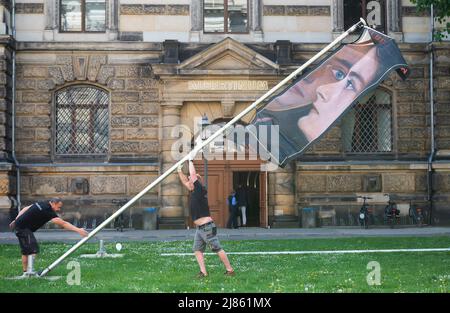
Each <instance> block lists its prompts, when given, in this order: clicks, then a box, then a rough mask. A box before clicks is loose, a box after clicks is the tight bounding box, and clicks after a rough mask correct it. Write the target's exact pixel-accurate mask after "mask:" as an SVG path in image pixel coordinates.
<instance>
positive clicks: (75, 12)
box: [60, 0, 106, 32]
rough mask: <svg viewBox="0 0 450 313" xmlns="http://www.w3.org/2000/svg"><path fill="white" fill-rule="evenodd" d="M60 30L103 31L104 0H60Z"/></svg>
mask: <svg viewBox="0 0 450 313" xmlns="http://www.w3.org/2000/svg"><path fill="white" fill-rule="evenodd" d="M60 1H61V2H60V31H61V32H104V31H105V30H106V0H60Z"/></svg>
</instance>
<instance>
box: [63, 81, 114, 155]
mask: <svg viewBox="0 0 450 313" xmlns="http://www.w3.org/2000/svg"><path fill="white" fill-rule="evenodd" d="M55 101H56V134H55V137H56V140H55V152H56V154H57V155H105V154H106V153H107V152H108V146H109V145H108V144H109V96H108V93H107V92H105V91H104V90H102V89H99V88H97V87H93V86H75V87H72V86H71V87H67V88H64V89H62V90H60V91H58V92H57V93H56V95H55Z"/></svg>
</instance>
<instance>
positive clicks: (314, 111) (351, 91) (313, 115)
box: [247, 27, 409, 167]
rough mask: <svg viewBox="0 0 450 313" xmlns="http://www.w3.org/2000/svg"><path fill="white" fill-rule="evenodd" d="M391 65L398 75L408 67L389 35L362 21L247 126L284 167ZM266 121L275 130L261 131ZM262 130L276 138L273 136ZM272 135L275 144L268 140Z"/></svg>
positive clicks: (387, 70)
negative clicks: (353, 34) (351, 37)
mask: <svg viewBox="0 0 450 313" xmlns="http://www.w3.org/2000/svg"><path fill="white" fill-rule="evenodd" d="M393 70H396V71H397V73H398V74H399V75H400V77H401V78H402V79H406V77H407V75H408V73H409V69H408V65H407V64H406V61H405V60H404V58H403V56H402V55H401V53H400V50H399V48H398V47H397V44H396V43H395V41H394V40H393V39H392V38H390V37H388V36H386V35H384V34H382V33H379V32H377V31H375V30H373V29H371V28H369V27H365V30H364V32H363V33H362V35H361V37H360V38H359V39H358V40H357V41H356V42H354V43H351V44H346V45H343V46H341V48H340V49H339V50H337V51H336V52H334V53H333V54H332V55H330V56H329V57H328V58H326V59H325V60H324V61H322V62H321V64H319V65H318V66H317V67H316V68H315V69H314V70H312V71H310V72H309V73H307V74H305V75H303V76H302V77H300V78H299V79H297V80H296V81H295V82H293V83H292V84H291V85H290V86H289V87H288V88H286V89H285V91H284V92H283V93H282V94H280V95H278V96H276V97H274V98H272V99H270V100H268V101H266V102H265V103H264V105H262V106H260V107H259V109H257V112H256V116H255V117H254V119H253V120H252V122H251V124H250V125H249V126H251V127H248V128H247V129H248V132H249V133H250V134H251V135H253V136H254V137H255V138H256V139H257V140H258V141H259V146H260V147H263V148H264V149H265V150H266V153H269V154H270V155H271V159H272V162H276V163H278V164H279V166H281V167H284V166H286V164H287V163H288V162H289V161H291V160H292V159H295V158H296V157H298V156H299V155H300V154H301V153H303V152H304V151H305V149H306V148H307V147H308V146H310V145H311V144H312V143H313V142H315V141H316V140H318V139H319V138H320V137H321V136H322V135H323V134H324V133H326V131H327V130H328V129H329V128H330V127H331V126H332V125H333V124H334V123H335V122H336V121H337V120H339V119H340V117H342V116H343V115H344V114H345V112H347V111H348V110H349V109H351V108H352V106H353V105H354V104H355V103H356V102H357V101H358V100H359V99H361V98H362V97H364V96H365V95H366V94H368V93H369V92H371V91H373V90H374V89H375V88H376V87H377V86H378V85H379V84H380V83H381V82H382V81H383V80H384V79H385V78H386V77H387V76H388V75H389V74H390V73H391V72H392V71H393ZM271 126H278V132H274V133H273V134H271V132H270V130H269V133H268V135H266V134H265V132H266V128H269V129H270V128H271ZM260 127H261V129H264V135H263V134H262V132H261V131H260V130H259V129H260ZM276 133H278V134H276ZM267 136H269V137H270V136H277V137H278V138H275V140H273V139H274V138H271V139H268V138H267ZM262 137H264V140H261V138H262ZM276 139H278V140H276ZM274 141H275V142H277V143H278V144H277V147H275V146H272V145H271V143H272V142H274ZM276 149H278V151H274V150H276Z"/></svg>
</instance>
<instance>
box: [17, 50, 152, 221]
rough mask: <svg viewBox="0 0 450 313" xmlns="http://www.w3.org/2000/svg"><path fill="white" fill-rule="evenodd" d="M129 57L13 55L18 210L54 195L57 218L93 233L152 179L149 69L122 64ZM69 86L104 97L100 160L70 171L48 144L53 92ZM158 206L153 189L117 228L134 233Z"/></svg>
mask: <svg viewBox="0 0 450 313" xmlns="http://www.w3.org/2000/svg"><path fill="white" fill-rule="evenodd" d="M124 53H126V52H124ZM131 55H132V54H128V57H127V58H125V59H124V58H123V55H122V53H120V54H111V53H109V54H108V53H103V52H96V53H88V52H80V53H76V52H74V53H64V52H61V53H58V52H48V51H45V52H42V53H41V54H38V56H36V54H34V53H30V52H20V53H18V62H17V92H16V99H17V101H16V108H17V118H16V120H17V129H16V131H17V149H16V150H17V156H18V159H19V160H20V162H21V165H22V166H23V169H22V181H21V194H22V204H23V205H27V204H29V203H31V202H33V201H36V200H39V199H45V198H48V197H51V196H60V197H62V198H63V200H64V209H63V211H64V214H65V215H63V217H64V216H65V217H67V218H68V219H69V220H71V221H74V222H76V223H79V224H80V225H83V226H87V227H94V226H95V225H98V224H99V223H100V222H101V221H102V220H104V218H106V217H107V216H109V215H110V214H111V213H112V212H114V211H116V210H117V209H118V208H119V207H120V203H122V204H124V202H125V201H127V200H129V199H131V198H132V197H133V196H135V195H136V194H137V193H139V192H140V191H141V190H142V189H144V188H145V187H146V186H147V185H148V184H150V183H151V182H152V181H153V180H154V179H155V178H156V177H157V176H158V173H159V165H158V160H159V151H160V140H159V129H160V117H159V116H160V107H159V83H158V81H157V79H155V77H154V75H153V73H152V68H151V65H150V64H149V63H146V62H145V63H143V62H142V61H140V60H137V61H132V60H131V61H130V56H131ZM123 60H125V61H123ZM77 84H88V85H89V84H93V85H96V86H100V87H102V88H104V89H105V90H106V91H107V92H109V95H110V150H109V152H108V155H107V156H106V158H104V159H102V160H100V161H99V160H97V159H94V158H92V159H90V158H89V157H83V159H78V160H76V162H82V164H80V165H78V166H77V165H76V164H72V165H70V164H67V162H73V160H69V161H68V160H63V159H61V158H58V156H56V155H55V154H54V147H53V143H52V142H53V140H52V136H53V131H54V127H55V125H54V122H53V114H54V103H53V94H54V92H55V90H58V89H59V88H61V87H65V86H70V85H77ZM101 162H105V163H101ZM38 163H39V164H38ZM65 163H66V164H65ZM159 204H160V200H159V198H158V188H155V189H154V190H152V191H151V192H149V193H148V194H146V195H145V196H144V197H143V198H142V199H141V200H139V201H138V202H137V203H136V204H135V205H133V206H132V208H131V209H130V210H128V211H127V212H126V213H125V214H124V216H125V221H126V225H125V226H126V227H128V226H132V227H134V228H140V227H142V221H141V214H142V209H143V208H146V207H158V208H159V207H160V205H159ZM130 219H131V222H129V220H130Z"/></svg>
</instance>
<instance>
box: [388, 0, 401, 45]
mask: <svg viewBox="0 0 450 313" xmlns="http://www.w3.org/2000/svg"><path fill="white" fill-rule="evenodd" d="M400 2H401V1H400V0H393V1H386V5H387V10H386V11H387V20H388V25H387V28H388V29H387V31H388V35H389V36H391V37H392V38H394V39H395V40H396V41H398V42H402V41H403V33H402V29H401V16H400V12H401V3H400Z"/></svg>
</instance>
